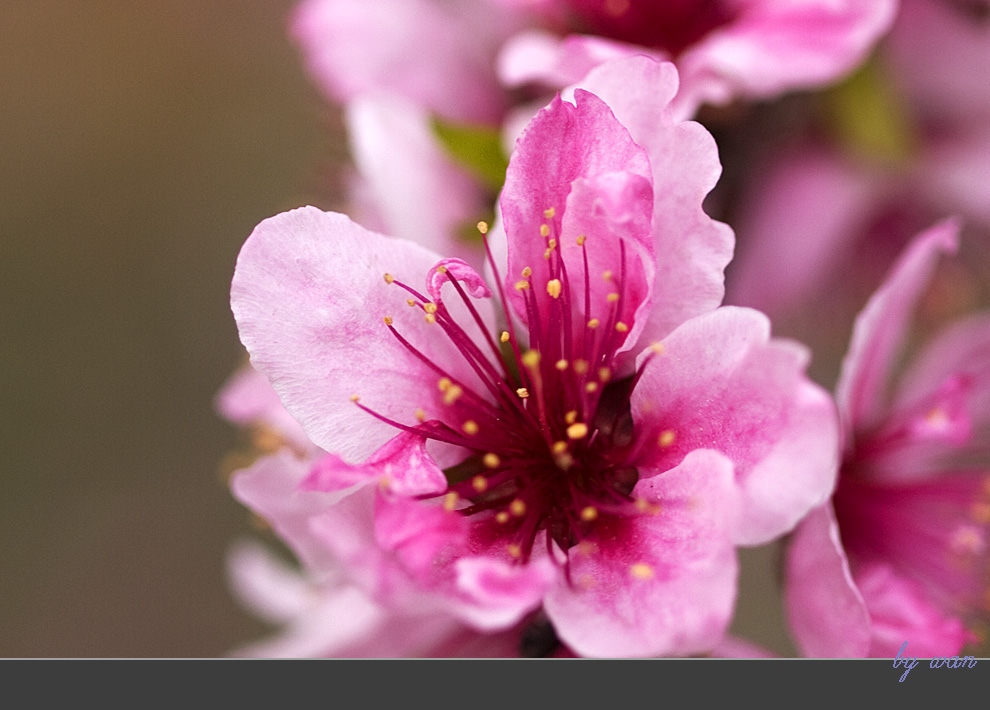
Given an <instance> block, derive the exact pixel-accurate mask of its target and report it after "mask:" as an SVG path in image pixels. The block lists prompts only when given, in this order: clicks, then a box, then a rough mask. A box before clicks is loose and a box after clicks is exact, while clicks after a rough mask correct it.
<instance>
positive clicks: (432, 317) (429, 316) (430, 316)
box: [423, 313, 437, 325]
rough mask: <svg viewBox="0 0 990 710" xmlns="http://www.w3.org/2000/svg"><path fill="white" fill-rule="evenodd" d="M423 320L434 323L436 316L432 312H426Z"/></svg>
mask: <svg viewBox="0 0 990 710" xmlns="http://www.w3.org/2000/svg"><path fill="white" fill-rule="evenodd" d="M423 320H425V321H426V322H427V323H429V324H430V325H433V324H434V323H436V322H437V317H436V316H435V315H433V314H432V313H427V314H426V315H425V316H423Z"/></svg>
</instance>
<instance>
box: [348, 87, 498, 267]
mask: <svg viewBox="0 0 990 710" xmlns="http://www.w3.org/2000/svg"><path fill="white" fill-rule="evenodd" d="M344 117H345V119H346V121H347V129H348V134H349V136H350V142H351V152H352V153H353V156H354V161H355V163H356V164H357V167H358V170H359V171H360V174H361V176H362V177H363V178H364V179H365V180H366V181H367V185H366V188H367V190H368V192H370V199H371V201H372V202H373V204H374V207H375V208H376V209H375V211H376V212H377V214H378V215H379V218H380V220H381V222H382V224H383V227H382V228H383V230H384V231H385V233H387V234H391V235H395V236H397V237H402V238H404V239H410V240H412V241H414V242H416V243H418V244H420V245H422V246H424V247H426V248H428V249H432V250H433V251H435V252H438V253H440V254H444V255H449V256H460V257H463V258H465V259H468V260H469V261H473V262H475V263H479V262H480V250H479V249H477V248H476V247H474V246H472V245H469V244H468V243H467V242H465V241H463V240H462V239H460V238H459V236H458V235H459V233H460V232H461V231H462V230H463V229H464V227H465V225H468V224H472V223H473V222H474V221H477V216H478V215H480V214H484V213H485V212H486V211H487V210H488V209H489V208H490V205H489V204H487V201H488V199H489V198H488V196H487V194H486V191H485V190H484V189H483V188H482V187H481V185H479V184H478V182H477V181H476V180H475V179H474V178H472V177H471V176H470V175H468V173H467V172H466V171H465V170H464V169H463V167H461V166H460V165H458V164H456V163H455V162H454V161H453V160H452V159H451V158H450V156H449V155H448V154H447V152H446V151H445V149H444V148H443V146H441V145H440V144H439V142H438V140H437V138H436V136H435V135H434V133H433V129H432V126H431V117H430V115H429V113H428V111H427V109H426V108H424V107H423V106H418V105H416V104H414V103H412V102H411V101H409V100H407V99H404V98H402V97H400V96H395V95H386V94H378V93H376V94H369V95H363V96H361V97H360V98H356V99H354V100H352V101H350V102H349V103H348V105H347V106H346V109H345V114H344ZM369 226H371V225H369Z"/></svg>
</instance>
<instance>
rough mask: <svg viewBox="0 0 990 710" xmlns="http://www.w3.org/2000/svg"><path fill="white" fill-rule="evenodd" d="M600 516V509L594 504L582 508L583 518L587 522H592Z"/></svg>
mask: <svg viewBox="0 0 990 710" xmlns="http://www.w3.org/2000/svg"><path fill="white" fill-rule="evenodd" d="M597 517H598V509H597V508H595V507H594V506H593V505H588V506H585V507H584V508H582V509H581V520H583V521H584V522H586V523H590V522H591V521H592V520H595V519H596V518H597Z"/></svg>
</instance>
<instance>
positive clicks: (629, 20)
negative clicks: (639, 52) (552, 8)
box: [563, 0, 735, 57]
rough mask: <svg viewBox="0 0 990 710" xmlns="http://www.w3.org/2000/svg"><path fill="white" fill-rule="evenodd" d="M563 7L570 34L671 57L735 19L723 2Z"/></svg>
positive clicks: (626, 0)
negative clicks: (607, 39) (662, 52)
mask: <svg viewBox="0 0 990 710" xmlns="http://www.w3.org/2000/svg"><path fill="white" fill-rule="evenodd" d="M563 4H564V5H565V6H566V10H565V22H566V24H567V25H569V28H570V29H571V30H572V31H576V32H582V33H587V34H597V35H602V36H605V37H610V38H612V39H616V40H619V41H622V42H630V43H632V44H639V45H642V46H645V47H655V48H657V49H664V50H667V51H668V52H670V54H671V56H673V57H676V56H677V55H679V54H680V53H681V52H683V51H684V50H685V49H687V48H688V47H690V46H691V45H693V44H695V43H696V42H698V40H700V39H701V38H702V37H704V36H705V35H707V34H708V33H709V32H711V31H712V30H714V29H716V28H718V27H720V26H722V25H725V24H727V23H729V22H731V21H732V20H733V18H734V16H735V10H733V8H731V7H729V6H728V5H729V3H726V2H725V1H724V0H565V2H564V3H563Z"/></svg>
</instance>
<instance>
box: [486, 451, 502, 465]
mask: <svg viewBox="0 0 990 710" xmlns="http://www.w3.org/2000/svg"><path fill="white" fill-rule="evenodd" d="M481 461H482V463H484V464H485V468H498V467H499V466H501V465H502V461H501V459H499V457H498V455H497V454H492V453H487V454H485V455H484V457H482V459H481Z"/></svg>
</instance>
